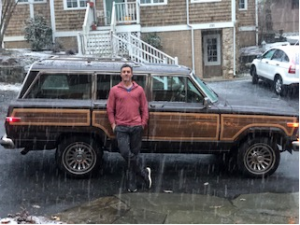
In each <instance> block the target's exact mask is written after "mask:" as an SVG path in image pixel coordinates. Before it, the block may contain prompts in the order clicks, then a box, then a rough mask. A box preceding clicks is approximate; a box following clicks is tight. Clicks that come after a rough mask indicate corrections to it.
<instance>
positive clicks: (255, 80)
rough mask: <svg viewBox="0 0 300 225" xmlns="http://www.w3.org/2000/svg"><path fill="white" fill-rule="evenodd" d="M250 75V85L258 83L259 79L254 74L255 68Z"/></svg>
mask: <svg viewBox="0 0 300 225" xmlns="http://www.w3.org/2000/svg"><path fill="white" fill-rule="evenodd" d="M251 75H252V84H257V83H258V80H259V77H258V75H257V73H256V68H255V66H254V67H253V68H252V70H251Z"/></svg>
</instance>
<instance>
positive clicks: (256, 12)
mask: <svg viewBox="0 0 300 225" xmlns="http://www.w3.org/2000/svg"><path fill="white" fill-rule="evenodd" d="M255 42H256V46H258V2H257V0H255Z"/></svg>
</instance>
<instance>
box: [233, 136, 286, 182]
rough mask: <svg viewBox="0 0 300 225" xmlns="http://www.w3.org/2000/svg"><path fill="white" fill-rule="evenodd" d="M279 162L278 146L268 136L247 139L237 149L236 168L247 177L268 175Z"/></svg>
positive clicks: (274, 169) (275, 168)
mask: <svg viewBox="0 0 300 225" xmlns="http://www.w3.org/2000/svg"><path fill="white" fill-rule="evenodd" d="M279 162H280V152H279V149H278V146H277V144H276V143H274V142H272V141H270V140H269V138H254V139H248V140H247V141H245V142H244V143H243V144H242V146H241V147H240V149H239V151H238V156H237V164H238V168H239V170H240V171H241V173H242V174H243V175H245V176H247V177H253V178H262V177H267V176H270V175H271V174H273V173H274V172H275V171H276V170H277V168H278V165H279Z"/></svg>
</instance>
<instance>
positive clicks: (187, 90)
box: [152, 76, 203, 103]
mask: <svg viewBox="0 0 300 225" xmlns="http://www.w3.org/2000/svg"><path fill="white" fill-rule="evenodd" d="M152 92H153V100H154V101H167V102H189V103H195V102H203V96H202V95H201V94H200V92H199V91H198V90H197V88H196V87H195V86H194V84H193V83H192V82H191V81H190V80H188V79H187V78H186V77H177V76H153V77H152Z"/></svg>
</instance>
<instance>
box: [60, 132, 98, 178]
mask: <svg viewBox="0 0 300 225" xmlns="http://www.w3.org/2000/svg"><path fill="white" fill-rule="evenodd" d="M56 160H57V164H58V167H59V168H60V169H61V170H62V171H63V172H65V173H66V174H67V175H69V176H71V177H75V178H84V177H88V176H90V175H91V174H92V173H93V172H94V171H95V170H96V169H97V168H98V166H99V165H100V162H101V160H102V150H101V148H100V147H99V144H98V143H97V142H95V141H94V139H93V138H89V137H79V136H74V137H71V138H68V139H65V140H63V141H62V143H61V144H60V145H59V147H58V149H57V151H56Z"/></svg>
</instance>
